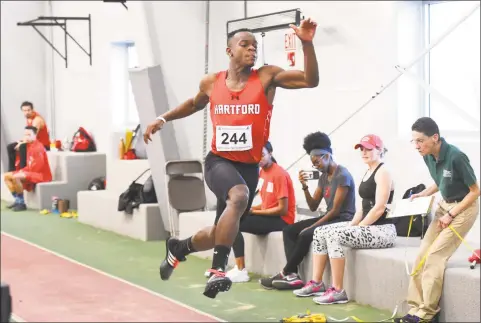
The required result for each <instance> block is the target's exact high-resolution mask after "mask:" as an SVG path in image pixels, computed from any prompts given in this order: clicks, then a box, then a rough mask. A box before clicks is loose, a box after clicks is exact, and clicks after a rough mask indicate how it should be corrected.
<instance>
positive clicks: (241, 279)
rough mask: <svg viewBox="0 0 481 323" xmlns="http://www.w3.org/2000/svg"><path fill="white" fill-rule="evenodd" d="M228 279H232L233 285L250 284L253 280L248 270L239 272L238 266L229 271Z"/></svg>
mask: <svg viewBox="0 0 481 323" xmlns="http://www.w3.org/2000/svg"><path fill="white" fill-rule="evenodd" d="M225 276H226V277H228V278H230V280H231V281H232V282H233V283H246V282H248V281H249V280H250V279H251V278H250V277H249V274H248V273H247V269H245V268H244V269H242V270H239V268H237V266H235V267H234V268H232V269H231V270H229V271H228V272H227V273H226V274H225Z"/></svg>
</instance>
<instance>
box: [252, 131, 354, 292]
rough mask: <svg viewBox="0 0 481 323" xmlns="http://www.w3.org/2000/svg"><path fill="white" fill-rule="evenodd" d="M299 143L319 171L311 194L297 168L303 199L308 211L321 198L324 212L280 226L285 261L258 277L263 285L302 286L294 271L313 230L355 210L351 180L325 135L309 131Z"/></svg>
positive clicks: (302, 256)
mask: <svg viewBox="0 0 481 323" xmlns="http://www.w3.org/2000/svg"><path fill="white" fill-rule="evenodd" d="M303 147H304V149H305V151H306V153H307V154H309V155H310V157H311V162H312V165H313V167H314V168H316V169H318V170H319V171H320V172H321V176H320V178H319V181H318V185H317V188H316V191H315V192H314V196H311V194H310V193H309V187H308V186H307V184H306V178H307V177H306V174H305V173H304V172H303V171H301V172H299V181H300V182H301V184H302V190H303V191H304V195H305V197H306V201H307V203H308V204H309V208H310V209H311V211H316V210H317V208H318V207H319V204H320V203H321V200H322V198H324V199H325V201H326V204H327V212H326V213H325V214H323V216H321V217H319V218H312V219H307V220H303V221H299V222H297V223H294V224H291V225H289V226H287V227H286V228H284V230H283V231H282V233H283V238H284V250H285V253H286V258H287V264H286V265H285V267H284V269H282V271H281V272H280V273H278V274H277V275H274V276H272V277H269V278H262V279H261V280H260V284H261V285H262V286H263V287H264V288H267V289H272V288H275V289H298V288H302V287H303V286H304V283H303V281H302V280H301V278H300V277H299V275H298V266H299V265H300V263H301V262H302V260H303V259H304V257H305V256H306V255H307V253H308V252H309V250H310V246H311V242H312V235H313V233H314V230H315V229H316V228H318V227H320V226H323V225H326V224H330V223H336V222H341V221H350V220H352V218H353V216H354V213H355V211H356V206H355V186H354V180H353V179H352V176H351V174H350V173H349V171H348V170H347V169H346V168H345V167H344V166H341V165H338V164H337V163H336V162H335V161H334V159H333V157H332V149H331V140H330V139H329V137H328V136H327V135H326V134H325V133H322V132H315V133H311V134H309V135H308V136H307V137H306V138H304V146H303Z"/></svg>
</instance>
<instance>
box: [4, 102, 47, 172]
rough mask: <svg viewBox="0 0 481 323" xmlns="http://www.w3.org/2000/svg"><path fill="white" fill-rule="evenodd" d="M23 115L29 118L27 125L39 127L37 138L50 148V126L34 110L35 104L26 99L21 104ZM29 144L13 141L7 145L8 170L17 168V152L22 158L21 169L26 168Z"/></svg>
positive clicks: (11, 170)
mask: <svg viewBox="0 0 481 323" xmlns="http://www.w3.org/2000/svg"><path fill="white" fill-rule="evenodd" d="M20 109H21V110H22V112H23V115H24V116H25V118H26V119H27V126H33V127H35V128H37V129H38V131H37V139H38V140H39V141H40V142H41V143H42V144H43V145H44V147H45V149H46V150H50V138H49V134H48V128H47V125H46V123H45V120H44V119H43V118H42V116H41V115H39V114H38V113H37V112H35V111H34V110H33V104H32V103H31V102H28V101H25V102H23V103H22V105H21V106H20ZM26 149H27V146H25V145H21V144H20V143H19V142H12V143H10V144H8V145H7V153H8V171H9V172H13V171H15V170H16V167H15V161H16V158H17V152H18V154H19V159H20V169H22V168H25V166H26V165H27V151H26Z"/></svg>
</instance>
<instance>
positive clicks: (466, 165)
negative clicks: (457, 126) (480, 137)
mask: <svg viewBox="0 0 481 323" xmlns="http://www.w3.org/2000/svg"><path fill="white" fill-rule="evenodd" d="M423 158H424V162H425V163H426V165H427V166H428V169H429V172H430V173H431V177H432V178H433V179H434V182H435V183H436V185H437V186H438V188H439V191H440V192H441V195H442V196H443V199H444V200H445V201H446V202H454V201H456V202H459V201H461V200H462V199H463V198H464V197H465V196H466V195H467V194H468V193H469V187H470V186H471V185H473V184H474V183H476V175H475V174H474V170H473V168H472V167H471V164H470V162H469V158H468V156H466V154H464V153H463V152H462V151H460V150H459V149H458V148H457V147H455V146H453V145H451V144H448V143H447V142H446V140H444V138H441V150H440V152H439V159H438V160H436V159H435V158H434V156H433V155H428V156H424V157H423Z"/></svg>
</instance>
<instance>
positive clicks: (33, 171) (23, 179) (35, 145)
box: [4, 126, 52, 211]
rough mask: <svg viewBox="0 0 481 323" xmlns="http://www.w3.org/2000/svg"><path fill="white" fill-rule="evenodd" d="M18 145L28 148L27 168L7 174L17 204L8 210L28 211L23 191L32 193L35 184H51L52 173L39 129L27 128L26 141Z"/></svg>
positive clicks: (8, 184) (6, 180)
mask: <svg viewBox="0 0 481 323" xmlns="http://www.w3.org/2000/svg"><path fill="white" fill-rule="evenodd" d="M18 145H26V146H27V159H26V166H25V167H23V168H21V169H19V170H16V171H13V172H8V173H5V176H4V179H5V183H6V184H7V186H8V189H9V190H10V192H11V193H12V195H13V197H14V198H15V202H14V203H13V204H12V205H9V206H8V208H11V209H12V210H13V211H24V210H26V209H27V206H26V205H25V200H24V198H23V191H24V190H26V191H28V192H30V191H32V190H33V188H34V187H35V184H37V183H42V182H50V181H51V180H52V173H51V171H50V165H49V163H48V157H47V152H46V150H45V147H44V145H43V144H42V143H41V142H40V141H39V140H38V139H37V128H35V127H33V126H26V127H25V135H24V139H23V141H21V142H19V143H18Z"/></svg>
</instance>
